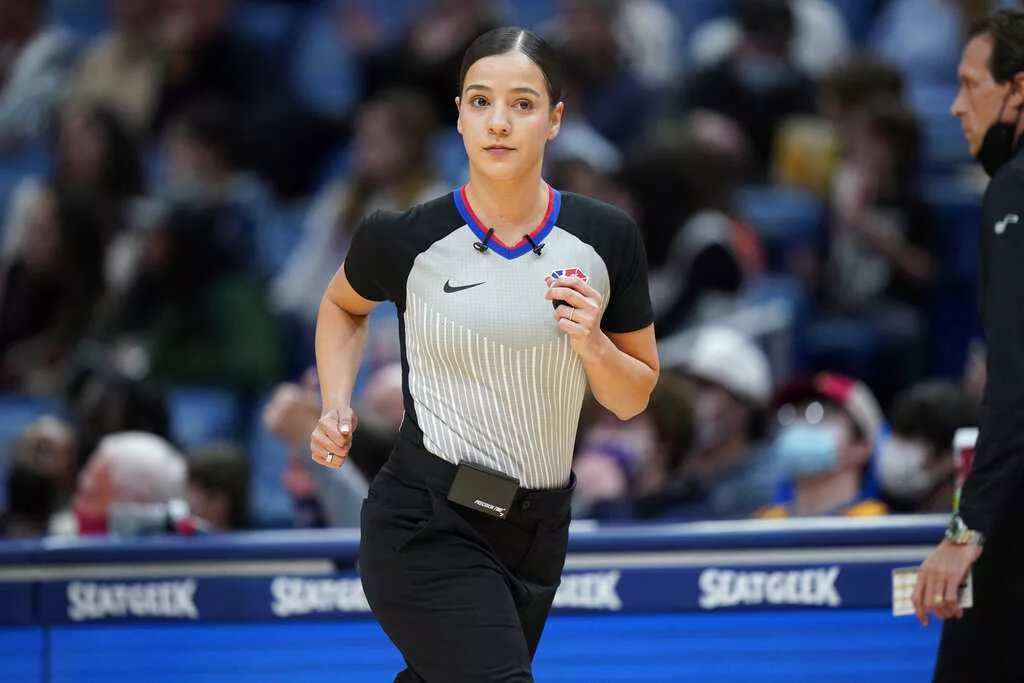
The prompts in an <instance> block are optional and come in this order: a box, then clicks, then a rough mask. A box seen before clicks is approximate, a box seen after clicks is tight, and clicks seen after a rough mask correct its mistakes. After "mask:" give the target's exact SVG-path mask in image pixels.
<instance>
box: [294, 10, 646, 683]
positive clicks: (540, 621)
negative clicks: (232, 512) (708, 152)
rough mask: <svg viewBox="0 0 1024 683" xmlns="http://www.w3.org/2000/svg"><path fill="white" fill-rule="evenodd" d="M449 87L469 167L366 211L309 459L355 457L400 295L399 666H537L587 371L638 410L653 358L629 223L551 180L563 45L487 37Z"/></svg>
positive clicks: (451, 680) (388, 478) (391, 464)
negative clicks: (362, 382)
mask: <svg viewBox="0 0 1024 683" xmlns="http://www.w3.org/2000/svg"><path fill="white" fill-rule="evenodd" d="M455 103H456V106H457V107H458V130H459V133H460V134H461V135H462V137H463V141H464V143H465V147H466V152H467V154H468V157H469V181H468V183H467V184H466V185H465V186H463V187H461V188H459V189H457V190H455V191H454V192H452V193H450V194H448V195H446V196H444V197H441V198H438V199H435V200H432V201H429V202H426V203H423V204H420V205H418V206H415V207H413V208H412V209H410V210H408V211H405V212H403V213H381V212H379V213H376V214H373V215H371V216H370V217H368V218H367V219H365V220H364V221H363V222H362V224H361V225H360V226H359V228H358V230H357V231H356V234H355V235H354V237H353V241H352V244H351V247H350V250H349V252H348V254H347V256H346V259H345V262H344V264H343V265H342V267H341V268H339V270H338V272H337V273H336V274H335V276H334V278H333V279H332V281H331V283H330V285H329V286H328V288H327V291H326V293H325V295H324V297H323V301H322V303H321V306H320V312H319V318H318V323H317V332H316V356H317V366H318V371H319V376H320V381H321V392H322V394H323V406H324V412H323V416H322V417H321V418H320V421H319V424H318V425H317V427H316V429H315V431H314V432H313V434H312V437H311V446H312V457H313V459H314V460H315V461H316V462H318V463H320V464H323V465H326V466H327V467H338V466H339V465H341V464H342V462H343V461H344V459H345V457H346V454H347V452H348V449H349V445H350V443H351V438H352V433H353V431H354V430H355V429H356V415H355V414H354V413H353V412H352V409H351V407H350V399H351V395H352V385H353V380H354V378H355V376H356V370H357V368H358V366H359V363H360V360H361V357H362V354H363V348H364V343H365V340H366V329H367V327H366V316H367V313H369V312H370V310H371V309H372V308H373V307H374V306H375V305H377V303H378V302H381V301H385V300H390V301H392V302H394V304H395V305H396V307H397V309H398V313H399V318H400V325H399V335H400V341H401V349H402V367H403V371H404V377H403V392H404V403H405V418H404V422H403V424H402V428H401V436H400V438H399V439H398V443H397V445H396V446H395V448H394V450H393V451H392V453H391V455H390V458H389V460H388V462H387V464H386V465H385V466H384V467H383V469H382V470H381V471H380V473H379V474H378V475H377V477H376V478H375V479H374V481H373V483H372V485H371V486H370V490H369V493H368V495H367V498H366V500H365V502H364V503H363V511H362V524H361V543H360V574H361V578H362V582H363V588H364V590H365V593H366V598H367V600H368V601H369V604H370V606H371V608H372V610H373V612H374V615H375V616H376V618H377V619H378V621H379V622H380V624H381V626H382V628H383V629H384V631H385V632H386V633H387V635H388V637H389V638H390V639H391V640H392V641H393V642H394V643H395V645H396V646H397V648H398V649H399V650H400V651H401V653H402V655H403V656H404V658H405V663H406V669H404V670H403V671H402V672H401V673H399V674H398V677H397V678H396V679H395V680H396V683H407V682H414V681H427V682H429V683H462V682H465V683H469V682H472V683H483V682H493V683H498V682H502V683H513V682H515V683H523V682H526V681H532V680H533V675H532V673H531V667H532V660H533V655H534V653H535V651H536V649H537V644H538V642H539V640H540V636H541V631H542V630H543V628H544V624H545V621H546V620H547V616H548V612H549V610H550V608H551V603H552V600H553V599H554V596H555V591H556V589H557V587H558V584H559V581H560V577H561V573H562V568H563V564H564V562H565V554H566V545H567V539H568V527H569V517H570V498H571V495H572V491H573V488H574V484H575V479H574V477H573V474H572V471H571V465H572V454H573V441H574V437H575V434H576V426H577V422H578V419H579V413H580V408H581V404H582V399H583V395H584V390H585V387H586V386H587V384H588V383H589V386H590V388H591V391H592V392H593V394H594V396H595V398H596V399H597V400H598V401H600V403H601V404H602V405H604V406H605V407H606V408H608V409H609V410H610V411H611V412H612V413H614V414H615V415H617V416H618V417H619V418H621V419H628V418H630V417H632V416H634V415H636V414H638V413H640V412H641V411H642V410H643V409H644V408H645V407H646V405H647V402H648V397H649V396H650V393H651V391H652V389H653V387H654V385H655V382H656V381H657V377H658V359H657V352H656V346H655V341H654V331H653V327H652V323H651V305H650V300H649V297H648V289H647V266H646V260H645V253H644V249H643V245H642V242H641V238H640V235H639V231H638V230H637V228H636V225H635V224H634V223H633V222H632V221H631V220H630V219H629V218H628V217H627V216H626V215H625V214H623V213H622V212H620V211H618V210H617V209H613V208H611V207H609V206H607V205H605V204H602V203H600V202H598V201H595V200H593V199H588V198H586V197H583V196H577V195H570V194H564V195H563V194H561V193H559V192H558V191H557V190H555V189H553V188H551V187H550V186H549V185H547V184H546V183H545V182H544V181H543V180H542V178H541V166H542V162H543V156H544V148H545V145H546V143H547V141H548V140H551V139H553V138H554V137H555V136H556V135H557V134H558V129H559V123H560V121H561V118H562V112H563V109H564V104H563V103H562V102H561V101H560V78H559V74H558V71H557V64H556V58H555V55H554V52H553V50H552V48H551V47H550V46H549V45H547V44H546V43H544V42H543V41H542V40H541V39H540V38H538V37H537V36H536V35H534V34H532V33H530V32H527V31H523V30H520V29H518V28H502V29H496V30H494V31H491V32H489V33H486V34H484V35H482V36H480V37H479V38H478V39H477V40H476V41H475V42H474V43H473V44H472V45H471V46H470V47H469V48H468V50H467V51H466V54H465V57H464V59H463V63H462V70H461V77H460V84H459V95H458V97H456V99H455Z"/></svg>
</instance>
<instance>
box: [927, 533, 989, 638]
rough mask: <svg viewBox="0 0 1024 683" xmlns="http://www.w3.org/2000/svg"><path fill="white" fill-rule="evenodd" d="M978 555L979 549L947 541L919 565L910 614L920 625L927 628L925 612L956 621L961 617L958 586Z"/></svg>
mask: <svg viewBox="0 0 1024 683" xmlns="http://www.w3.org/2000/svg"><path fill="white" fill-rule="evenodd" d="M980 556H981V546H978V545H973V544H968V545H956V544H954V543H950V542H949V541H948V540H945V541H943V542H942V543H940V544H939V547H938V548H936V549H935V551H934V552H933V553H932V554H931V556H930V557H929V558H928V559H927V560H925V561H924V564H922V565H921V569H920V572H919V573H918V577H917V585H916V586H915V587H914V595H913V598H912V600H913V603H914V612H915V613H917V618H918V619H919V620H920V621H921V624H922V625H923V626H927V625H928V612H929V611H931V612H934V613H935V616H937V617H938V618H939V619H952V618H956V619H959V618H960V617H962V616H963V614H964V612H963V609H962V608H961V607H960V586H961V585H962V584H963V582H964V580H965V579H966V578H967V572H969V571H970V569H971V565H973V564H974V562H975V561H976V560H977V559H978V558H979V557H980Z"/></svg>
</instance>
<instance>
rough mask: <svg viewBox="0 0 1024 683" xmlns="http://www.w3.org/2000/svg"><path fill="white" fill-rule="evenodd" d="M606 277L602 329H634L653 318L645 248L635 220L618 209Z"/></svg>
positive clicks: (614, 330)
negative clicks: (607, 290) (607, 285)
mask: <svg viewBox="0 0 1024 683" xmlns="http://www.w3.org/2000/svg"><path fill="white" fill-rule="evenodd" d="M613 229H614V232H615V236H614V239H613V240H612V252H611V254H610V255H609V260H608V265H609V272H608V277H609V279H610V281H611V296H610V297H609V300H608V305H607V307H606V308H605V312H604V316H603V317H602V318H601V329H603V330H604V331H606V332H635V331H636V330H639V329H642V328H644V327H647V326H648V325H650V324H651V322H652V321H653V317H654V313H653V311H652V310H651V295H650V289H649V288H648V279H647V252H646V249H645V248H644V243H643V237H642V236H641V234H640V229H639V228H638V227H637V225H636V223H635V222H634V221H633V220H632V219H631V218H629V217H628V216H627V215H626V214H625V213H618V214H617V220H616V225H615V226H614V228H613Z"/></svg>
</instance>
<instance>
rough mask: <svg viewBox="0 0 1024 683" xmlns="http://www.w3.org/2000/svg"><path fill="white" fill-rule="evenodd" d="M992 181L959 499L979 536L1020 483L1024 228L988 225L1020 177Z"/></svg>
mask: <svg viewBox="0 0 1024 683" xmlns="http://www.w3.org/2000/svg"><path fill="white" fill-rule="evenodd" d="M997 180H1004V181H1006V182H1001V183H999V185H995V184H996V182H997V181H996V180H993V185H994V187H991V188H990V190H991V192H990V193H989V194H990V196H989V197H986V202H989V201H990V200H991V203H992V204H993V208H994V209H995V210H990V211H984V212H983V215H984V217H983V220H982V223H981V225H980V230H981V231H982V235H981V239H982V244H983V245H984V246H983V247H982V248H983V250H984V252H983V258H984V259H985V260H986V261H987V265H986V267H985V268H984V269H983V270H982V273H983V275H982V277H983V280H985V279H987V282H985V281H983V282H982V292H983V295H982V298H983V302H982V303H983V310H984V318H985V327H986V332H987V337H988V349H989V351H988V360H987V365H988V380H987V382H986V386H985V401H984V410H983V415H982V419H981V425H980V427H981V428H980V432H979V438H978V444H977V447H976V448H975V459H974V464H973V466H972V468H971V472H970V475H969V476H968V478H967V481H966V482H965V483H964V488H963V491H962V493H961V500H960V514H961V516H962V517H963V519H964V521H965V522H966V524H967V525H968V527H969V528H971V529H973V530H975V531H980V532H981V533H983V534H986V535H987V534H989V533H990V532H991V529H992V525H993V522H994V521H995V519H996V518H997V517H998V516H999V515H1000V514H1001V513H1002V512H1003V510H1004V509H1005V507H1006V505H1007V504H1008V503H1010V501H1011V498H1013V497H1014V494H1019V493H1020V491H1021V486H1022V484H1024V268H1022V267H1021V263H1024V230H1016V229H1014V228H1015V227H1016V226H1014V225H1010V226H1009V229H1006V230H1004V231H1003V232H1002V233H1001V234H997V233H996V232H995V230H994V225H995V224H996V222H997V221H999V220H1000V219H1001V218H1002V217H1003V216H1005V215H1008V214H1022V213H1024V206H1021V202H1022V199H1021V198H1022V197H1024V176H1022V175H1017V176H1014V175H1012V174H1008V177H1004V178H998V179H997ZM986 274H987V275H986Z"/></svg>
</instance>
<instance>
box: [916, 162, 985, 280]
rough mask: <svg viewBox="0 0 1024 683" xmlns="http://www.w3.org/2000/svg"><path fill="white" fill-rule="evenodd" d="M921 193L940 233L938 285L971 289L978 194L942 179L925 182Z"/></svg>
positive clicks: (975, 257) (975, 258)
mask: <svg viewBox="0 0 1024 683" xmlns="http://www.w3.org/2000/svg"><path fill="white" fill-rule="evenodd" d="M923 191H924V198H925V201H926V202H927V203H928V205H929V206H930V207H931V208H932V210H933V212H934V214H935V218H936V219H937V221H938V226H937V228H938V230H939V231H940V233H941V239H940V244H941V248H942V251H941V270H940V278H941V281H940V286H942V287H944V288H949V287H952V288H954V289H959V288H963V287H965V286H966V287H968V288H973V287H974V284H975V280H976V277H977V272H978V244H977V239H978V237H977V235H978V232H977V231H978V221H979V220H980V219H981V195H980V193H979V192H978V190H976V189H974V188H971V187H966V186H964V185H963V184H961V183H957V182H956V181H955V180H953V179H950V178H944V177H935V178H929V179H927V180H925V182H924V183H923Z"/></svg>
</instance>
